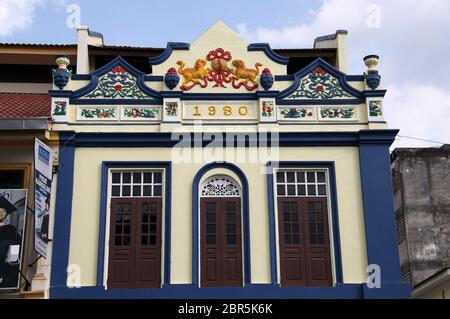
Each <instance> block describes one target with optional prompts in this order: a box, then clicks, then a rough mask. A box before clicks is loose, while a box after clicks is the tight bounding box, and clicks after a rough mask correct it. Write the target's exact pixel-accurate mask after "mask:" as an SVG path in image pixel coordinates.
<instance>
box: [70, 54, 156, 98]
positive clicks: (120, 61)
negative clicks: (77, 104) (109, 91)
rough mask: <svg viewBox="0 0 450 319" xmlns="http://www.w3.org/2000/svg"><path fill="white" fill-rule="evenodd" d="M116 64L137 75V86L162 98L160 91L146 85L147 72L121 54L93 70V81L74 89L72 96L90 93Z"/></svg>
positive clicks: (154, 96)
mask: <svg viewBox="0 0 450 319" xmlns="http://www.w3.org/2000/svg"><path fill="white" fill-rule="evenodd" d="M116 66H121V67H123V68H124V69H125V70H126V71H127V72H129V73H130V74H131V75H133V76H134V77H136V79H137V86H138V88H139V89H140V90H141V91H142V92H144V93H146V94H147V95H149V96H150V97H153V98H157V99H159V98H160V95H159V92H158V91H156V90H153V89H152V88H149V87H148V86H147V85H145V74H144V73H143V72H142V71H140V70H138V69H136V68H135V67H134V66H132V65H131V64H129V63H128V62H127V61H125V60H124V59H123V58H122V57H121V56H117V57H116V58H115V59H113V60H112V61H111V62H109V63H108V64H106V65H104V66H102V67H101V68H98V69H97V70H95V71H94V72H92V73H91V74H90V76H91V82H90V83H89V84H88V85H86V86H85V87H83V88H81V89H79V90H76V91H74V92H73V94H72V98H79V97H82V96H84V95H86V94H88V93H89V92H91V91H93V90H95V88H96V87H97V85H98V80H99V78H100V77H101V76H102V75H104V74H106V73H108V72H110V71H111V70H112V69H113V68H114V67H116ZM93 100H94V99H93ZM97 100H101V99H97Z"/></svg>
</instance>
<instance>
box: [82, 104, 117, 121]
mask: <svg viewBox="0 0 450 319" xmlns="http://www.w3.org/2000/svg"><path fill="white" fill-rule="evenodd" d="M117 119H118V107H117V106H98V107H97V106H79V107H78V108H77V120H79V121H83V120H88V121H114V120H117Z"/></svg>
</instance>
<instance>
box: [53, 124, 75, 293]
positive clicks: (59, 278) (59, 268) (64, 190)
mask: <svg viewBox="0 0 450 319" xmlns="http://www.w3.org/2000/svg"><path fill="white" fill-rule="evenodd" d="M74 134H75V133H74V132H67V133H60V147H59V165H58V182H57V183H58V184H57V189H56V191H57V193H56V194H57V196H56V204H55V211H54V214H55V221H54V227H53V229H54V232H53V242H52V270H51V278H50V286H51V288H54V287H66V285H67V266H68V263H69V246H70V225H71V218H72V195H73V172H74V159H75V143H74V138H73V137H74Z"/></svg>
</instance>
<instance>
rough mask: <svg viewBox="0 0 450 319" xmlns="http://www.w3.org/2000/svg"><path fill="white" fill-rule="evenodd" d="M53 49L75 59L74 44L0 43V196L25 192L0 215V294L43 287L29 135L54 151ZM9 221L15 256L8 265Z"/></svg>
mask: <svg viewBox="0 0 450 319" xmlns="http://www.w3.org/2000/svg"><path fill="white" fill-rule="evenodd" d="M58 53H59V54H61V53H62V54H66V55H68V56H70V57H71V59H72V60H73V61H74V63H76V46H65V45H32V44H0V197H1V198H2V201H4V200H12V198H5V197H8V196H11V193H12V192H15V191H16V190H17V189H24V190H26V197H25V198H26V199H25V200H24V202H16V201H14V203H13V204H15V211H13V212H11V214H8V216H6V218H3V217H1V218H0V241H1V243H0V259H1V260H0V269H1V270H0V298H20V297H24V298H31V297H32V298H44V297H45V292H46V291H48V283H49V282H48V279H49V276H50V260H49V259H47V260H45V259H42V258H40V259H38V257H39V255H38V254H37V253H36V252H35V251H34V215H33V209H34V179H35V176H34V162H33V158H34V139H35V138H39V139H40V140H41V141H43V142H45V143H46V144H47V145H49V146H51V147H54V148H55V149H56V150H57V149H58V138H57V136H55V134H52V133H50V132H49V131H48V128H49V119H50V109H49V105H50V104H51V97H50V95H49V94H48V90H49V89H51V88H52V82H53V81H52V74H51V69H50V68H51V67H52V65H54V57H55V55H56V54H58ZM2 208H3V207H0V210H1V209H2ZM11 225H12V226H13V227H14V228H16V232H17V234H16V235H17V236H16V237H17V238H18V239H17V240H13V242H14V241H15V244H18V245H19V246H20V257H21V258H20V262H19V263H14V264H11V265H9V264H7V263H6V261H5V258H6V255H7V252H8V247H9V246H10V245H11V244H12V242H11V234H10V233H11V232H10V229H11ZM19 271H20V272H19ZM47 296H48V295H47Z"/></svg>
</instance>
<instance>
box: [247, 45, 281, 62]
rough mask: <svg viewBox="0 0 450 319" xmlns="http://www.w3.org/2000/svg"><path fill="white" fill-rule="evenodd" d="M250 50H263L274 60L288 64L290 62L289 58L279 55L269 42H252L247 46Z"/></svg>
mask: <svg viewBox="0 0 450 319" xmlns="http://www.w3.org/2000/svg"><path fill="white" fill-rule="evenodd" d="M247 50H248V51H263V52H264V53H265V54H266V55H267V57H268V58H269V59H271V60H272V61H274V62H276V63H279V64H283V65H287V64H288V63H289V58H288V57H285V56H282V55H279V54H278V53H275V52H274V51H273V50H272V49H271V48H270V45H269V44H268V43H252V44H249V45H248V46H247Z"/></svg>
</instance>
